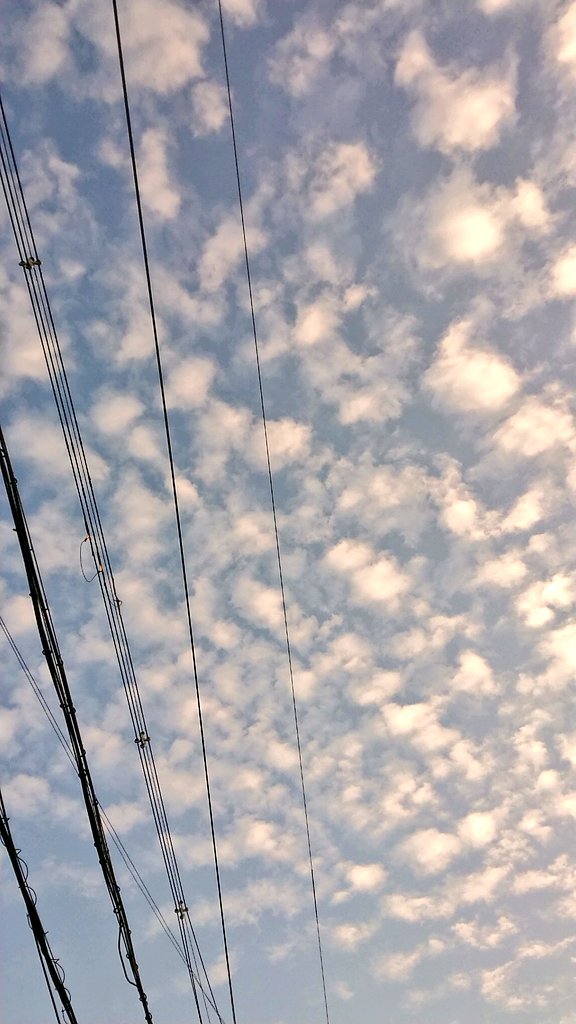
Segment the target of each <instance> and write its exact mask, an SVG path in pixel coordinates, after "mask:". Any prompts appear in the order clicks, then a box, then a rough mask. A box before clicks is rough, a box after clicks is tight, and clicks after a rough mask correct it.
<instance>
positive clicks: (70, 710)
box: [0, 427, 153, 1024]
mask: <svg viewBox="0 0 576 1024" xmlns="http://www.w3.org/2000/svg"><path fill="white" fill-rule="evenodd" d="M0 468H1V471H2V478H3V480H4V486H5V488H6V496H7V498H8V504H9V506H10V511H11V513H12V518H13V521H14V529H15V531H16V536H17V538H18V543H19V545H20V551H21V554H22V560H23V562H24V569H25V572H26V578H27V581H28V586H29V588H30V597H31V599H32V606H33V609H34V616H35V618H36V626H37V629H38V635H39V637H40V642H41V644H42V652H43V654H44V658H45V660H46V664H47V666H48V671H49V672H50V676H51V678H52V682H53V684H54V688H55V690H56V693H57V695H58V699H59V701H60V707H61V708H62V713H63V715H64V720H65V722H66V728H67V730H68V738H69V743H70V748H71V751H72V755H73V758H74V765H75V768H76V772H77V774H78V778H79V780H80V786H81V789H82V796H83V798H84V806H85V808H86V814H87V816H88V821H89V824H90V830H91V832H92V838H93V840H94V845H95V847H96V852H97V854H98V860H99V862H100V866H101V869H102V874H103V877H104V881H105V883H106V888H107V889H108V894H109V896H110V900H111V903H112V908H113V910H114V914H115V916H116V919H117V922H118V942H119V943H120V942H122V943H123V944H124V949H125V954H126V959H127V961H128V964H129V966H130V972H131V975H132V980H131V981H130V979H129V978H128V976H127V975H126V977H127V980H128V981H129V982H130V984H131V985H134V986H135V988H136V989H137V990H138V997H139V999H140V1002H141V1003H142V1008H143V1010H144V1016H145V1018H146V1022H147V1024H153V1019H152V1014H151V1012H150V1009H149V1006H148V998H147V996H146V992H145V991H144V987H143V985H142V980H141V978H140V969H139V967H138V963H137V961H136V953H135V951H134V945H133V942H132V935H131V931H130V927H129V924H128V917H127V914H126V908H125V907H124V902H123V900H122V896H121V893H120V887H119V885H118V882H117V881H116V875H115V872H114V865H113V863H112V859H111V857H110V851H109V849H108V844H107V842H106V836H105V834H104V829H103V826H102V819H101V816H100V810H99V804H98V800H97V798H96V793H95V790H94V784H93V782H92V776H91V773H90V768H89V765H88V759H87V756H86V751H85V749H84V744H83V740H82V734H81V731H80V726H79V724H78V719H77V716H76V709H75V707H74V704H73V702H72V694H71V692H70V687H69V684H68V679H67V676H66V671H65V668H64V662H63V660H62V655H61V653H60V648H59V645H58V640H57V637H56V631H55V629H54V623H53V621H52V616H51V614H50V608H49V606H48V599H47V597H46V591H45V590H44V585H43V583H42V577H41V575H40V570H39V567H38V562H37V560H36V554H35V552H34V547H33V544H32V538H31V536H30V531H29V529H28V523H27V520H26V515H25V513H24V508H23V505H22V502H21V500H20V493H19V490H18V484H17V482H16V478H15V476H14V472H13V469H12V464H11V461H10V456H9V453H8V449H7V447H6V442H5V440H4V435H3V433H2V429H1V427H0ZM122 968H123V970H124V973H125V974H126V969H125V966H124V959H123V958H122Z"/></svg>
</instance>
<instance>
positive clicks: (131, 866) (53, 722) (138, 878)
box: [0, 615, 218, 1014]
mask: <svg viewBox="0 0 576 1024" xmlns="http://www.w3.org/2000/svg"><path fill="white" fill-rule="evenodd" d="M0 629H2V631H3V633H4V636H5V637H6V639H7V641H8V643H9V645H10V647H11V649H12V651H13V653H14V656H15V658H16V659H17V661H18V664H19V665H20V668H21V669H22V671H23V673H24V675H25V676H26V679H27V680H28V682H29V684H30V686H31V688H32V691H33V692H34V694H35V696H36V698H37V700H38V702H39V704H40V706H41V707H42V710H43V711H44V714H45V715H46V718H47V719H48V721H49V723H50V726H51V728H52V729H53V731H54V733H55V734H56V736H57V738H58V742H59V743H60V745H61V747H62V748H63V750H64V753H65V754H66V756H67V758H68V760H69V762H70V764H71V765H72V767H73V768H75V764H74V757H73V754H72V749H71V747H70V744H69V743H68V740H67V739H66V736H65V735H64V733H63V732H62V729H61V728H60V726H59V724H58V721H57V719H56V717H55V715H54V714H53V712H52V709H51V707H50V705H49V703H48V701H47V700H46V697H45V696H44V694H43V693H42V690H41V688H40V686H39V685H38V682H37V681H36V679H35V678H34V676H33V674H32V672H31V671H30V668H29V667H28V665H27V663H26V661H25V660H24V657H23V655H22V652H21V651H20V649H19V647H18V645H17V643H16V641H15V640H14V637H13V636H12V634H11V632H10V630H9V629H8V626H7V625H6V623H5V621H4V619H3V618H2V616H1V615H0ZM99 807H100V815H101V817H102V820H103V822H104V826H105V828H106V831H107V832H108V834H109V836H110V838H111V840H112V842H113V843H114V845H115V847H116V849H117V850H118V853H119V854H120V856H121V858H122V860H123V861H124V864H125V866H126V869H127V871H128V872H129V874H130V875H131V876H132V879H133V880H134V882H135V883H136V885H137V887H138V889H139V890H140V892H141V893H142V895H143V897H144V899H145V900H146V902H147V903H148V906H149V907H150V909H151V910H152V912H153V914H154V916H155V917H156V920H157V921H158V923H159V925H160V926H161V928H162V930H163V931H164V933H165V935H166V937H167V938H168V939H169V941H170V942H171V943H172V945H173V947H174V949H175V950H176V952H177V954H178V956H179V957H180V959H181V960H182V961H183V963H184V964H186V956H185V954H184V952H183V950H182V947H181V945H180V944H179V942H178V939H177V938H176V936H175V935H174V932H173V931H172V929H171V928H170V926H169V924H168V922H167V921H166V918H165V917H164V915H163V913H162V911H161V910H160V907H159V906H158V904H157V903H156V901H155V899H154V897H153V895H152V893H151V892H150V889H149V888H148V886H147V885H146V882H145V881H144V879H143V877H142V875H141V874H140V872H139V871H138V868H137V867H136V865H135V863H134V861H133V859H132V857H131V856H130V854H129V852H128V850H127V849H126V846H125V844H124V843H123V841H122V839H121V838H120V836H119V834H118V832H117V831H116V829H115V828H114V825H113V824H112V822H111V821H110V818H109V817H108V815H107V813H106V811H105V810H104V808H103V807H102V805H101V804H99ZM196 985H197V986H198V988H199V989H200V990H201V991H202V993H203V995H204V996H205V998H206V1000H207V1002H208V1003H209V1004H210V1005H211V1006H212V1009H213V1010H214V1011H215V1012H216V1014H217V1013H218V1009H217V1007H216V1006H214V1004H213V1003H212V1001H211V999H210V997H209V996H208V995H207V993H205V992H204V990H203V987H202V984H201V982H200V980H199V978H196Z"/></svg>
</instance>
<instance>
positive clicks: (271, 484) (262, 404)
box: [218, 0, 330, 1024]
mask: <svg viewBox="0 0 576 1024" xmlns="http://www.w3.org/2000/svg"><path fill="white" fill-rule="evenodd" d="M218 14H219V20H220V36H221V40H222V54H223V58H224V71H225V75H226V91H227V95H228V110H229V113H230V129H231V134H232V148H233V152H234V167H235V171H236V185H237V190H238V205H239V209H240V221H241V226H242V240H243V248H244V264H245V268H246V281H247V284H248V297H249V300H250V315H251V320H252V336H253V339H254V352H255V356H256V370H257V375H258V390H259V393H260V409H261V413H262V425H263V428H264V443H265V448H266V465H267V469H268V484H269V490H270V503H271V507H272V519H273V523H274V538H275V541H276V560H277V564H278V577H279V582H280V596H281V599H282V615H283V619H284V634H285V639H286V652H287V656H288V671H289V676H290V689H291V693H292V709H293V714H294V729H295V734H296V746H297V750H298V765H299V768H300V786H301V792H302V806H303V809H304V821H305V825H306V839H307V843H308V862H309V866H310V881H311V887H312V898H313V902H314V917H315V920H316V937H317V940H318V957H319V961H320V975H321V980H322V994H323V997H324V1011H325V1015H326V1024H330V1016H329V1012H328V996H327V992H326V978H325V974H324V956H323V952H322V937H321V934H320V917H319V913H318V900H317V896H316V879H315V874H314V858H313V855H312V842H311V838H310V822H309V816H308V801H307V798H306V786H305V783H304V765H303V759H302V745H301V741H300V725H299V717H298V704H297V701H296V689H295V686H294V670H293V664H292V648H291V644H290V632H289V629H288V613H287V607H286V590H285V587H284V573H283V571H282V556H281V549H280V534H279V530H278V516H277V512H276V498H275V492H274V479H273V476H272V462H271V458H270V443H269V438H268V421H267V416H266V404H265V401H264V385H263V379H262V368H261V364H260V346H259V343H258V332H257V329H256V314H255V310H254V295H253V291H252V274H251V272H250V258H249V253H248V241H247V237H246V220H245V217H244V198H243V193H242V183H241V178H240V162H239V159H238V144H237V141H236V128H235V122H234V109H233V106H232V90H231V87H230V72H229V68H228V50H227V46H226V33H225V31H224V16H223V13H222V0H218Z"/></svg>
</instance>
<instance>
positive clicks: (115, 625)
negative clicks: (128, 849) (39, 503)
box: [0, 97, 222, 1022]
mask: <svg viewBox="0 0 576 1024" xmlns="http://www.w3.org/2000/svg"><path fill="white" fill-rule="evenodd" d="M0 177H1V181H2V188H3V191H4V196H5V200H6V205H7V208H8V212H9V216H10V221H11V224H12V230H13V233H14V238H15V241H16V246H17V250H18V254H19V257H20V266H21V267H22V269H23V272H24V276H25V280H26V285H27V288H28V293H29V297H30V301H31V305H32V310H33V313H34V318H35V321H36V326H37V330H38V335H39V338H40V342H41V345H42V350H43V353H44V358H45V360H46V365H47V368H48V374H49V379H50V384H51V387H52V393H53V396H54V400H55V404H56V408H57V412H58V418H59V421H60V425H61V429H62V433H63V437H64V441H65V445H66V450H67V453H68V458H69V460H70V465H71V469H72V474H73V478H74V484H75V487H76V491H77V494H78V499H79V502H80V507H81V509H82V514H83V518H84V529H85V534H86V538H87V540H88V542H89V545H90V550H91V554H92V557H93V560H94V564H95V566H96V567H97V568H98V573H97V575H98V583H99V587H100V591H101V594H102V599H103V602H104V608H105V613H106V618H107V622H108V627H109V630H110V635H111V638H112V643H113V646H114V651H115V654H116V659H117V662H118V667H119V670H120V676H121V679H122V685H123V688H124V693H125V696H126V701H127V705H128V710H129V714H130V720H131V724H132V728H133V731H134V740H135V743H136V744H137V748H138V754H139V758H140V764H141V768H142V773H143V776H144V782H145V786H146V792H147V795H148V800H149V803H150V807H151V810H152V817H153V820H154V825H155V828H156V834H157V837H158V842H159V845H160V850H161V854H162V859H163V863H164V868H165V871H166V876H167V879H168V883H169V886H170V892H171V895H172V899H173V902H174V910H175V913H176V915H177V919H178V928H179V931H180V939H181V943H182V948H183V950H184V953H185V956H186V964H187V969H188V975H189V979H190V984H191V987H192V992H193V997H194V1001H195V1005H196V1010H197V1013H198V1017H199V1020H200V1022H201V1021H202V1012H201V1009H200V1004H199V1001H198V993H197V987H198V986H197V979H198V975H199V968H198V962H199V963H200V965H201V970H202V973H203V975H204V978H205V980H206V985H207V989H208V992H209V998H208V1005H206V1004H205V1010H206V1015H207V1017H208V1018H209V1019H210V1011H209V1006H212V1007H213V1008H215V1006H216V1001H215V998H214V994H213V992H212V987H211V984H210V979H209V977H208V973H207V970H206V966H205V963H204V960H203V958H202V954H201V952H200V948H199V945H198V941H197V937H196V933H195V931H194V928H193V925H192V921H191V918H190V912H189V909H188V906H187V901H186V898H185V895H184V889H183V884H182V877H181V873H180V868H179V864H178V860H177V857H176V851H175V847H174V841H173V837H172V833H171V829H170V824H169V821H168V816H167V812H166V806H165V802H164V797H163V793H162V788H161V785H160V779H159V776H158V770H157V766H156V760H155V756H154V751H153V747H152V741H151V737H150V735H149V731H148V727H147V723H146V718H145V715H144V709H143V706H142V700H141V695H140V689H139V685H138V680H137V678H136V673H135V668H134V662H133V659H132V654H131V650H130V645H129V642H128V637H127V634H126V629H125V626H124V620H123V616H122V611H121V603H122V602H121V601H120V599H119V598H118V595H117V592H116V584H115V579H114V573H113V570H112V565H111V561H110V556H109V553H108V548H107V545H106V538H105V535H104V529H103V526H102V521H101V517H100V512H99V508H98V504H97V501H96V496H95V493H94V488H93V484H92V479H91V476H90V470H89V466H88V462H87V458H86V452H85V449H84V444H83V441H82V435H81V432H80V427H79V424H78V419H77V416H76V410H75V407H74V402H73V399H72V394H71V391H70V386H69V382H68V377H67V373H66V367H65V364H64V361H63V358H62V351H61V347H60V343H59V339H58V334H57V331H56V327H55V323H54V318H53V315H52V309H51V306H50V300H49V297H48V292H47V289H46V284H45V280H44V275H43V271H42V263H41V260H40V258H39V255H38V250H37V247H36V242H35V238H34V233H33V230H32V225H31V221H30V216H29V213H28V208H27V205H26V199H25V195H24V191H23V188H22V183H21V180H20V174H19V171H18V164H17V161H16V156H15V153H14V147H13V145H12V140H11V137H10V131H9V127H8V123H7V120H6V116H5V112H4V107H3V104H2V99H1V97H0ZM201 991H202V992H204V989H203V987H201ZM216 1015H217V1017H218V1019H219V1020H220V1021H221V1020H222V1017H221V1015H220V1013H219V1012H218V1010H216Z"/></svg>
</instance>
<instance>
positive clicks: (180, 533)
mask: <svg viewBox="0 0 576 1024" xmlns="http://www.w3.org/2000/svg"><path fill="white" fill-rule="evenodd" d="M112 8H113V12H114V26H115V30H116V43H117V49H118V61H119V66H120V77H121V80H122V95H123V100H124V113H125V118H126V130H127V134H128V143H129V147H130V160H131V165H132V177H133V180H134V192H135V198H136V207H137V213H138V226H139V230H140V241H141V246H142V258H143V261H144V273H145V277H146V289H147V292H148V304H149V307H150V319H151V323H152V333H153V338H154V352H155V355H156V366H157V370H158V383H159V387H160V397H161V402H162V417H163V421H164V433H165V438H166V448H167V453H168V461H169V464H170V482H171V489H172V501H173V506H174V516H175V520H176V532H177V535H178V551H179V557H180V571H181V576H182V586H183V590H184V601H185V605H186V621H187V626H188V639H189V643H190V653H191V658H192V671H193V675H194V687H195V692H196V705H197V709H198V725H199V731H200V742H201V747H202V760H203V765H204V780H205V783H206V797H207V803H208V815H209V819H210V833H211V838H212V853H213V857H214V871H215V875H216V888H217V892H218V906H219V910H220V923H221V926H222V941H223V946H224V958H225V962H226V972H227V976H228V991H229V995H230V1008H231V1012H232V1021H233V1024H236V1007H235V1003H234V990H233V985H232V970H231V965H230V955H229V951H228V938H227V934H226V917H225V913H224V900H223V895H222V884H221V879H220V866H219V860H218V846H217V841H216V829H215V823H214V810H213V804H212V789H211V785H210V773H209V768H208V754H207V748H206V736H205V731H204V718H203V713H202V700H201V694H200V682H199V678H198V667H197V661H196V647H195V642H194V631H193V628H192V614H191V611H190V588H189V585H188V572H187V568H186V556H185V552H184V537H183V531H182V519H181V516H180V504H179V500H178V488H177V486H176V471H175V466H174V454H173V448H172V435H171V430H170V421H169V417H168V406H167V402H166V390H165V384H164V370H163V365H162V356H161V352H160V341H159V335H158V325H157V320H156V307H155V303H154V293H153V289H152V276H151V273H150V260H149V257H148V244H147V241H146V229H145V226H144V214H143V210H142V199H141V195H140V181H139V175H138V164H137V160H136V147H135V145H134V134H133V131H132V118H131V114H130V102H129V98H128V86H127V81H126V70H125V66H124V50H123V46H122V33H121V29H120V20H119V17H118V4H117V0H112Z"/></svg>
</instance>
